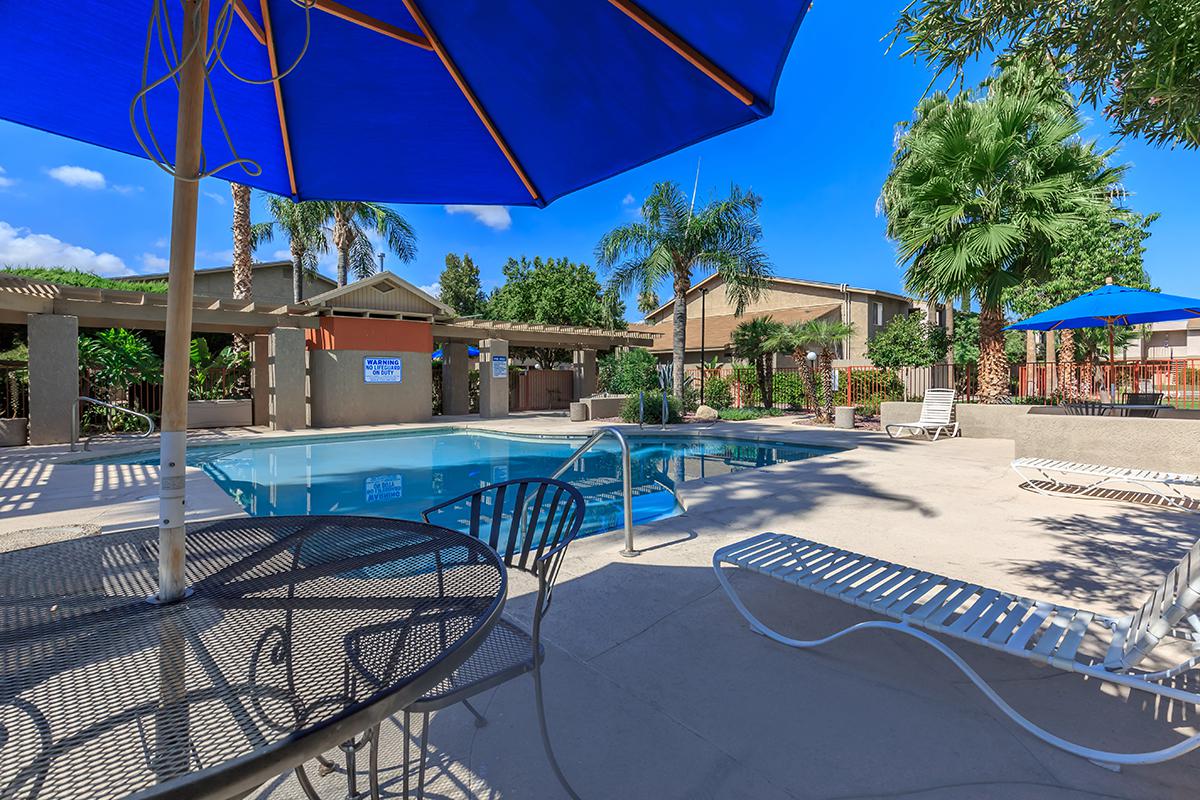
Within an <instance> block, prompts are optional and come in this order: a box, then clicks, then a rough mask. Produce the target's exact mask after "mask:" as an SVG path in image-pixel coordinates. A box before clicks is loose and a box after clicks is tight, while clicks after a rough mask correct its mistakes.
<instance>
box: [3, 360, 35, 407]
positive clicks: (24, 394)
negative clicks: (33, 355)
mask: <svg viewBox="0 0 1200 800" xmlns="http://www.w3.org/2000/svg"><path fill="white" fill-rule="evenodd" d="M28 416H29V364H28V363H27V362H25V361H0V419H18V418H22V417H28Z"/></svg>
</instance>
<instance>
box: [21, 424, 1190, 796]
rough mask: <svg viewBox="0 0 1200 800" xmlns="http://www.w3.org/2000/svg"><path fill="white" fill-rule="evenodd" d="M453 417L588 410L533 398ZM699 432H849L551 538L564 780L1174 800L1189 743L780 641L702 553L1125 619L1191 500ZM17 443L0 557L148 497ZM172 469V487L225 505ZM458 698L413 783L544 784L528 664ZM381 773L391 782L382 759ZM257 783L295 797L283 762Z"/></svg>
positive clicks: (1026, 692) (1168, 709)
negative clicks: (999, 703) (578, 534)
mask: <svg viewBox="0 0 1200 800" xmlns="http://www.w3.org/2000/svg"><path fill="white" fill-rule="evenodd" d="M467 424H469V425H471V426H476V425H478V426H481V427H484V428H488V429H493V430H512V431H521V432H536V433H557V432H570V433H581V432H583V431H585V430H586V429H588V428H589V426H588V425H586V424H579V423H575V424H571V423H569V422H567V421H566V419H565V418H561V417H546V416H528V417H513V418H510V419H508V420H505V421H503V422H502V423H499V422H497V421H495V420H491V421H483V422H470V423H467ZM404 427H405V428H409V427H412V426H404ZM713 432H720V433H722V434H726V435H737V436H762V437H765V438H771V439H778V440H783V441H798V442H804V443H810V444H827V445H838V446H846V445H853V446H854V449H850V450H845V451H842V452H837V453H832V454H829V455H824V456H820V457H817V458H813V459H809V460H805V461H801V462H794V463H789V464H780V465H776V466H772V467H767V468H763V469H760V470H752V471H745V472H739V473H735V474H731V475H723V476H718V477H713V478H708V479H705V480H698V481H690V482H688V483H686V484H684V485H683V486H682V487H681V488H680V497H681V500H682V502H683V504H684V506H685V508H686V511H685V513H683V514H681V515H680V516H677V517H674V518H671V519H667V520H662V521H659V522H656V523H651V524H647V525H642V526H639V527H638V528H637V530H636V534H637V541H636V544H637V547H638V548H639V549H641V550H642V551H643V552H642V554H641V555H640V556H638V557H637V558H634V559H626V558H622V557H621V556H619V555H618V550H619V549H620V538H621V537H620V534H619V533H614V534H605V535H601V536H595V537H590V538H587V539H582V540H579V541H577V542H575V543H574V544H572V546H571V549H570V551H569V552H568V555H567V558H566V560H565V562H564V565H563V572H562V575H561V576H560V579H559V584H558V588H557V590H556V593H555V599H554V606H553V609H552V611H551V613H550V614H549V616H548V617H547V621H546V629H545V637H546V640H547V645H548V656H547V661H546V666H545V675H546V698H547V709H548V715H549V722H550V728H551V735H552V737H553V738H554V740H555V742H556V747H557V752H558V755H559V759H560V761H561V762H562V764H563V767H564V770H565V771H566V773H567V774H568V776H569V777H570V778H571V779H572V781H573V783H574V784H575V786H576V788H577V789H578V790H579V792H580V794H581V795H582V796H583V797H584V798H589V799H591V798H609V797H613V798H615V797H629V798H701V797H705V798H706V797H714V798H715V797H723V798H726V797H734V798H741V797H747V798H751V797H752V798H810V797H813V798H856V797H863V798H866V797H905V798H928V799H929V800H934V799H937V800H941V799H942V798H960V797H969V798H1084V797H1121V798H1174V797H1181V798H1182V797H1194V796H1195V793H1196V789H1195V787H1196V786H1197V785H1200V753H1193V754H1191V755H1188V756H1185V757H1183V758H1181V759H1178V760H1176V761H1174V762H1170V763H1168V764H1163V765H1158V766H1149V767H1136V768H1126V769H1125V770H1124V771H1123V772H1121V773H1112V772H1109V771H1107V770H1104V769H1101V768H1099V767H1097V766H1094V765H1092V764H1090V763H1088V762H1086V761H1083V760H1081V759H1079V758H1076V757H1074V756H1069V755H1067V754H1065V753H1062V752H1060V751H1057V750H1054V749H1052V748H1050V747H1048V746H1046V745H1043V744H1042V743H1040V742H1039V741H1037V740H1036V739H1034V738H1032V737H1030V736H1028V735H1026V734H1025V733H1023V732H1022V731H1020V730H1019V729H1018V728H1016V726H1014V725H1013V724H1011V723H1010V722H1008V721H1007V720H1006V719H1005V718H1003V717H1002V716H1001V715H1000V713H999V712H998V711H996V710H995V709H994V707H993V706H992V705H991V704H990V703H989V702H987V701H986V700H985V699H984V698H983V697H982V696H981V695H980V694H979V692H978V691H977V690H976V689H975V688H974V687H973V686H971V685H970V684H969V683H968V682H967V681H966V679H965V678H964V677H963V676H962V675H961V674H960V673H959V672H957V671H956V670H954V669H953V668H952V667H951V666H950V665H949V664H948V663H947V662H946V661H944V659H942V657H941V656H939V655H938V654H936V653H935V652H934V651H932V650H930V649H929V648H927V647H925V646H923V645H920V644H919V643H917V642H914V641H909V640H907V639H903V638H901V637H897V636H894V635H890V634H881V633H878V632H874V633H865V634H862V635H860V636H858V637H857V638H848V639H845V640H842V641H840V642H837V643H835V644H834V645H832V646H830V647H828V648H826V649H824V650H821V651H818V652H811V651H810V652H799V651H792V650H787V649H785V648H782V647H780V646H778V645H776V644H774V643H772V642H770V641H768V640H766V639H764V638H762V637H760V636H757V635H754V634H752V633H751V632H750V631H749V630H748V629H747V627H746V625H745V623H744V622H743V621H742V619H741V618H740V617H739V616H737V614H736V613H735V612H734V610H733V609H732V607H731V606H730V605H729V603H728V601H727V600H726V599H725V597H724V595H723V594H722V593H721V592H720V591H719V589H718V586H717V583H716V580H715V578H714V577H713V575H712V572H711V568H710V560H711V556H712V552H713V551H714V550H715V549H716V548H718V547H720V546H722V545H724V544H728V543H730V542H733V541H736V540H738V539H741V538H745V537H747V536H750V535H753V534H755V533H759V532H761V531H764V530H776V531H780V532H786V533H795V534H798V535H802V536H807V537H809V538H813V539H817V540H819V541H824V542H828V543H831V544H836V545H839V546H843V547H846V548H850V549H856V550H859V551H861V552H865V553H869V554H872V555H877V556H881V557H885V558H888V559H891V560H894V561H899V562H901V563H907V564H910V565H913V566H919V567H921V568H923V569H927V570H930V571H938V572H941V573H943V574H948V575H952V576H954V577H956V578H964V579H968V580H971V581H974V582H977V583H981V584H984V585H988V586H992V587H995V588H1000V589H1004V590H1008V591H1014V592H1018V593H1023V594H1028V595H1032V596H1034V597H1038V598H1039V599H1042V598H1044V599H1048V600H1058V601H1061V602H1064V603H1067V604H1072V605H1077V606H1082V607H1084V608H1088V609H1091V610H1095V611H1100V612H1108V613H1128V611H1129V610H1130V609H1131V607H1132V606H1133V605H1134V604H1136V603H1140V602H1141V601H1142V599H1143V596H1144V595H1145V594H1146V593H1147V592H1149V590H1150V588H1151V587H1152V586H1153V584H1154V582H1155V581H1156V580H1158V579H1159V577H1160V576H1161V574H1162V572H1163V571H1164V570H1165V569H1166V568H1167V567H1168V566H1169V565H1170V564H1171V562H1173V561H1174V560H1175V559H1177V558H1178V557H1179V555H1181V553H1182V552H1183V551H1184V550H1185V549H1186V548H1187V547H1188V546H1189V545H1190V544H1191V543H1192V542H1193V541H1194V540H1195V539H1196V538H1197V537H1200V514H1189V513H1185V512H1179V511H1172V510H1166V509H1158V508H1147V507H1142V506H1136V505H1128V504H1118V503H1113V502H1109V501H1106V500H1094V499H1077V498H1053V497H1043V496H1041V495H1037V494H1034V493H1032V492H1029V491H1027V490H1023V489H1021V488H1020V487H1019V481H1018V479H1017V477H1016V476H1015V475H1013V473H1012V472H1011V471H1010V470H1009V468H1008V462H1009V460H1010V459H1011V458H1012V443H1011V442H1008V441H1003V440H981V439H955V440H948V441H939V442H936V443H927V442H922V441H905V442H898V441H893V440H889V439H887V438H886V437H884V436H882V435H880V434H876V433H869V432H857V431H845V432H840V431H832V430H825V429H815V428H810V427H804V426H796V425H793V424H791V421H790V420H787V419H775V420H769V421H762V422H756V423H722V424H719V425H718V426H716V427H715V428H714V429H713ZM321 433H328V431H323V432H321ZM249 435H251V436H255V437H257V436H258V435H257V434H249ZM225 440H226V441H228V440H229V437H225ZM103 452H104V451H103V450H97V452H96V455H102V454H103ZM31 455H32V454H30V453H26V454H22V455H21V457H18V454H7V453H6V454H5V455H4V456H0V487H3V488H2V489H0V508H4V507H9V508H11V509H13V510H10V511H4V512H2V513H0V547H3V548H6V549H7V548H9V547H13V546H24V544H29V543H33V541H35V540H37V539H40V538H41V537H42V536H43V535H38V536H37V537H36V538H35V537H31V536H30V535H29V534H19V533H17V531H19V530H21V529H29V528H47V527H51V526H53V525H60V524H66V523H65V521H66V520H70V519H75V520H77V521H78V520H81V519H84V518H90V519H94V520H97V522H96V524H98V525H99V526H101V527H106V528H110V527H114V524H120V525H128V524H132V523H133V522H134V520H133V519H132V517H134V516H136V514H137V509H136V508H135V506H136V505H137V504H138V503H146V502H148V501H145V500H139V499H138V497H143V496H146V495H150V494H153V492H154V487H155V479H156V475H155V474H154V471H153V469H152V468H144V467H143V468H138V469H140V470H141V471H142V472H141V473H139V474H136V475H135V474H133V473H125V472H122V471H120V470H118V473H119V474H118V475H117V476H115V477H108V473H107V472H105V471H106V470H113V469H115V468H113V467H95V466H90V465H71V464H65V463H64V464H59V463H47V462H46V461H45V460H33V459H31V457H30V456H31ZM42 455H43V457H44V456H49V455H53V454H51V453H48V452H45V451H43V453H42ZM22 470H24V472H22ZM196 474H197V475H198V476H199V477H198V478H197V477H190V480H192V481H194V482H195V484H194V485H195V492H196V493H195V495H194V497H196V498H197V500H200V499H202V498H209V500H210V501H211V506H212V508H211V510H212V511H213V512H215V513H232V512H231V511H230V509H229V508H228V506H227V505H223V504H222V502H221V499H220V497H216V496H211V497H210V495H209V494H208V493H207V487H206V486H205V484H204V481H207V478H206V477H205V476H203V474H202V473H199V472H198V471H197V473H196ZM72 487H73V488H72ZM192 488H193V486H192V485H189V491H191V490H192ZM67 490H70V492H74V493H73V494H70V493H69V492H68V491H67ZM217 491H218V492H219V490H217ZM122 492H124V493H125V494H122ZM22 493H24V495H25V496H24V497H18V495H21V494H22ZM34 493H37V496H36V497H33V496H32V495H33V494H34ZM222 496H223V495H222ZM113 501H117V502H113ZM149 502H150V507H149V509H148V510H149V517H147V518H146V519H149V520H152V519H153V516H154V513H155V511H154V507H153V501H149ZM22 504H24V505H22ZM72 504H74V508H72ZM97 506H104V509H105V510H99V511H98V510H97V508H96V507H97ZM193 510H194V511H196V512H197V513H203V511H204V510H203V509H196V508H195V506H193ZM14 511H15V513H14ZM96 514H99V516H98V517H97V516H94V515H96ZM118 514H124V516H121V517H120V518H119V521H118V522H116V523H112V521H111V519H110V518H114V519H115V518H116V516H117V515H118ZM72 515H74V516H72ZM89 515H93V516H90V517H89ZM60 535H65V534H60ZM22 543H23V544H22ZM734 581H735V584H736V585H737V586H738V588H739V590H740V591H743V592H744V596H745V598H746V599H747V602H748V604H749V605H750V606H751V608H752V609H753V610H754V611H755V612H756V613H758V614H760V615H761V616H762V617H763V618H764V621H766V622H768V623H769V624H772V625H773V626H776V627H778V628H780V629H782V630H784V631H786V632H791V633H792V634H793V635H797V636H804V637H814V636H817V635H820V634H824V633H829V632H832V631H833V630H836V629H839V628H841V627H844V626H845V625H848V624H851V623H853V622H855V621H860V620H863V619H867V618H868V615H866V614H864V613H863V612H861V611H859V610H857V609H853V608H849V607H846V606H843V605H842V604H840V603H836V602H834V601H830V600H826V599H824V598H820V597H817V596H814V595H812V594H811V593H807V592H801V591H799V590H796V589H794V588H793V587H788V586H785V585H782V584H777V583H775V582H773V581H769V580H767V579H763V578H760V577H758V576H751V575H740V574H739V575H735V576H734ZM531 589H532V586H531V583H530V582H528V581H525V580H523V579H522V576H514V577H513V583H512V589H511V592H510V599H509V605H508V608H509V613H510V614H511V615H513V616H514V617H515V618H518V619H521V620H527V618H528V614H529V607H530V603H531V597H530V590H531ZM959 650H960V652H962V653H963V654H964V656H965V657H966V658H967V660H968V661H969V662H970V663H971V664H972V666H974V667H975V668H976V669H977V670H979V671H980V672H981V673H982V674H983V675H984V676H985V677H986V678H988V679H989V680H991V681H992V682H993V685H995V686H997V687H998V689H999V691H1000V692H1001V694H1002V695H1004V696H1005V697H1006V698H1007V699H1008V700H1009V701H1010V702H1012V703H1013V704H1014V705H1015V706H1016V707H1017V708H1018V710H1020V711H1022V712H1023V713H1026V714H1027V715H1029V716H1030V717H1031V718H1032V719H1033V720H1034V721H1035V722H1038V723H1040V724H1043V725H1045V726H1046V727H1049V728H1050V729H1051V730H1053V731H1054V732H1056V733H1058V734H1060V735H1064V736H1067V737H1068V738H1073V739H1075V740H1077V741H1081V742H1082V743H1085V744H1088V745H1091V746H1095V747H1103V748H1112V749H1125V750H1133V751H1136V750H1148V749H1153V748H1157V747H1161V746H1164V745H1167V744H1170V743H1172V742H1174V741H1177V740H1178V738H1179V737H1180V735H1181V734H1188V733H1191V732H1194V730H1195V728H1194V726H1195V725H1196V720H1195V716H1194V715H1195V710H1194V709H1193V708H1180V707H1176V706H1171V705H1164V704H1161V703H1154V702H1150V701H1148V700H1147V698H1146V697H1142V696H1137V695H1135V696H1134V697H1132V698H1130V697H1129V696H1128V695H1127V693H1124V692H1118V691H1115V690H1114V689H1113V688H1112V687H1109V686H1104V685H1098V684H1096V683H1095V682H1085V681H1083V680H1082V679H1080V678H1078V677H1075V676H1071V675H1065V674H1062V673H1059V672H1057V671H1054V670H1050V669H1041V668H1037V667H1035V666H1032V665H1030V664H1028V663H1025V662H1021V661H1018V660H1015V659H1011V658H1007V657H1004V656H1001V655H999V654H995V653H992V652H990V651H982V650H979V649H976V648H969V647H965V646H964V647H960V648H959ZM479 701H480V702H479V703H478V704H477V705H478V706H479V708H480V709H481V710H482V711H483V712H484V713H485V714H486V715H487V716H488V718H489V720H490V723H489V724H488V725H487V726H486V727H484V728H478V729H477V728H475V727H474V726H473V725H472V724H471V721H470V717H469V715H468V714H467V713H466V712H465V710H463V709H462V708H460V707H456V708H451V709H447V710H446V711H444V712H441V713H440V714H438V715H437V716H436V717H435V718H434V722H433V724H432V727H431V730H430V739H429V744H430V752H429V763H430V765H431V766H430V768H431V771H430V783H429V791H428V793H427V796H430V797H446V798H451V797H453V798H458V797H488V798H497V797H512V798H543V797H544V798H554V797H560V796H561V793H560V791H559V789H558V786H557V784H556V783H555V782H554V778H553V776H552V774H551V772H550V770H549V767H548V766H547V764H546V761H545V758H544V756H543V754H542V751H541V744H540V741H539V738H538V735H537V726H536V721H535V716H534V713H533V694H532V682H531V681H530V680H529V679H519V680H516V681H513V682H511V683H509V684H507V685H505V686H502V687H499V688H498V689H495V690H492V691H490V692H488V693H486V694H485V695H483V696H481V697H480V698H479ZM384 736H385V751H386V752H385V756H389V755H391V756H393V757H392V758H390V759H389V758H387V757H385V758H384V759H382V763H384V764H385V765H386V764H394V763H395V760H396V759H395V757H394V753H395V752H396V750H397V749H398V745H399V741H400V740H399V733H398V731H397V729H396V727H395V726H390V730H388V729H385V732H384ZM310 774H311V773H310ZM385 781H387V783H386V784H385V789H386V790H388V791H390V792H393V793H398V792H399V784H398V774H397V771H396V770H395V769H391V770H387V771H385ZM321 786H322V791H323V796H327V797H331V798H340V797H343V796H344V794H345V782H344V778H343V777H342V776H341V775H339V774H338V773H334V774H332V775H329V776H326V777H325V778H323V779H322V783H321ZM259 796H260V797H263V798H271V799H272V800H275V799H276V798H292V797H299V796H301V795H300V794H299V790H298V786H297V784H296V782H295V780H294V779H292V778H287V777H285V778H281V779H280V780H278V781H276V782H273V783H272V784H269V785H268V786H266V787H264V789H263V790H262V791H261V792H260V794H259Z"/></svg>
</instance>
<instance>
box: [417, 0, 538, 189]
mask: <svg viewBox="0 0 1200 800" xmlns="http://www.w3.org/2000/svg"><path fill="white" fill-rule="evenodd" d="M404 7H405V8H407V9H408V13H409V14H410V15H411V16H412V18H413V21H415V22H416V23H417V27H418V28H420V29H421V33H423V34H424V35H425V38H426V39H428V40H429V43H430V44H431V45H432V46H433V52H434V53H436V54H437V57H438V60H440V61H441V62H442V66H443V67H445V68H446V71H447V72H449V73H450V77H451V78H453V79H454V82H455V83H456V84H458V89H459V91H461V92H462V93H463V96H464V97H465V98H466V99H467V102H468V103H470V104H471V108H472V109H474V111H475V116H477V117H479V121H480V122H482V123H483V127H485V128H487V132H488V133H489V134H491V137H492V140H493V141H494V142H495V143H496V146H497V147H499V148H500V152H502V153H504V157H505V158H506V159H508V163H509V166H511V167H512V168H513V171H514V172H516V173H517V177H518V178H520V179H521V183H523V184H525V189H526V191H528V192H529V194H530V196H532V197H533V199H534V200H535V201H538V202H540V201H541V200H542V197H541V195H540V194H539V193H538V190H537V188H536V187H534V185H533V181H531V180H530V179H529V175H528V174H527V173H526V172H525V168H524V167H522V166H521V162H520V161H518V160H517V156H516V154H515V153H513V151H512V148H511V147H509V146H508V142H506V141H505V140H504V137H503V136H502V135H501V134H500V129H499V128H497V127H496V123H494V122H493V121H492V118H491V117H490V116H489V115H488V113H487V110H486V109H485V108H484V107H483V104H482V103H481V102H479V98H478V97H476V96H475V92H474V91H472V89H471V87H470V85H469V84H468V83H467V80H466V78H465V77H463V74H462V72H461V71H460V70H459V68H458V65H456V64H455V63H454V59H452V58H450V54H449V53H448V52H447V51H446V47H445V45H443V44H442V42H441V40H440V39H439V38H438V37H437V34H435V33H434V31H433V28H432V26H430V24H429V21H428V20H427V19H425V15H424V14H423V13H421V9H419V8H417V4H416V0H404Z"/></svg>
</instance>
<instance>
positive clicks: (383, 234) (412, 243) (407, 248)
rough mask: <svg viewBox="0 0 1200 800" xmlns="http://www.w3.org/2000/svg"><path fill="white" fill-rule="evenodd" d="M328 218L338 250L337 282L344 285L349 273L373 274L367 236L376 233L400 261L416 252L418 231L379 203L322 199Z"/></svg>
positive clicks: (372, 255)
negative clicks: (324, 200) (331, 224)
mask: <svg viewBox="0 0 1200 800" xmlns="http://www.w3.org/2000/svg"><path fill="white" fill-rule="evenodd" d="M322 206H323V207H324V208H326V209H327V212H328V213H327V217H326V219H327V221H332V223H333V227H332V230H331V232H330V233H331V238H332V239H333V246H334V247H335V248H336V249H337V283H338V286H345V285H346V283H347V282H348V280H349V277H350V273H351V272H353V273H354V277H355V278H357V279H359V280H361V279H363V278H369V277H370V276H372V275H374V274H375V270H376V268H377V264H376V261H375V246H374V245H373V244H372V243H371V240H370V238H369V235H370V234H372V233H374V234H378V235H379V237H380V238H382V239H383V244H384V246H385V247H387V249H388V250H390V251H392V252H393V253H395V254H396V257H397V258H399V259H400V260H401V261H402V262H405V263H407V262H409V261H412V260H413V259H414V258H416V255H417V234H416V232H414V231H413V229H412V226H411V225H409V224H408V220H406V219H404V217H402V216H400V215H399V214H398V213H397V212H396V211H394V210H393V209H391V208H389V207H388V206H385V205H383V204H381V203H368V202H365V201H361V200H353V201H346V200H337V201H329V202H322Z"/></svg>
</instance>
